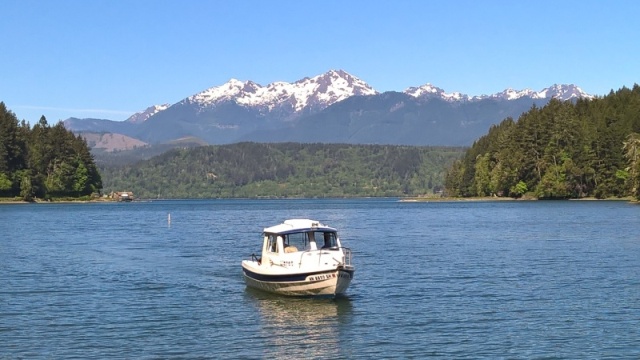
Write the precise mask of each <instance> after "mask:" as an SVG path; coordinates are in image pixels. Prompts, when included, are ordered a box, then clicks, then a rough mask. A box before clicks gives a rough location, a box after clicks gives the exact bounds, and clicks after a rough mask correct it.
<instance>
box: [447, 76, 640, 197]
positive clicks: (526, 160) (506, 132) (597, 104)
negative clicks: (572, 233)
mask: <svg viewBox="0 0 640 360" xmlns="http://www.w3.org/2000/svg"><path fill="white" fill-rule="evenodd" d="M639 133H640V87H639V86H638V85H637V84H635V85H634V86H633V88H631V89H629V88H626V87H623V88H621V89H620V90H618V91H616V92H613V91H611V92H610V93H609V94H608V95H606V96H604V97H597V98H595V99H591V100H586V99H581V100H577V101H575V102H571V101H566V102H561V101H558V100H552V101H550V102H549V103H548V104H547V105H545V106H544V107H541V108H540V107H536V106H534V107H532V108H531V109H530V110H529V111H528V112H526V113H523V114H522V115H521V116H520V117H519V118H518V120H517V121H514V120H513V119H512V118H507V119H505V120H504V121H502V122H501V123H500V124H498V125H494V126H492V127H491V129H490V130H489V132H488V133H487V134H486V135H484V136H482V137H481V138H480V139H478V140H477V141H476V142H475V143H474V144H473V146H472V147H471V148H469V149H468V150H467V151H466V153H465V154H464V156H463V157H462V158H461V159H459V160H457V161H455V162H454V164H453V165H452V166H451V167H450V168H449V169H448V171H447V174H446V178H445V187H446V189H447V193H448V194H449V195H451V196H461V197H474V196H505V197H514V198H518V197H522V196H530V197H535V198H540V199H569V198H584V197H596V198H611V197H627V196H633V197H636V198H640V188H639V186H638V185H639V183H640V135H638V134H639Z"/></svg>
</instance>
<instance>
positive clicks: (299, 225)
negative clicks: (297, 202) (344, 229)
mask: <svg viewBox="0 0 640 360" xmlns="http://www.w3.org/2000/svg"><path fill="white" fill-rule="evenodd" d="M307 231H330V232H337V230H336V229H335V228H332V227H330V226H327V225H324V224H322V223H320V222H319V221H316V220H310V219H289V220H285V222H283V223H282V224H278V225H275V226H271V227H268V228H264V232H265V233H269V234H277V235H286V234H293V233H300V232H307Z"/></svg>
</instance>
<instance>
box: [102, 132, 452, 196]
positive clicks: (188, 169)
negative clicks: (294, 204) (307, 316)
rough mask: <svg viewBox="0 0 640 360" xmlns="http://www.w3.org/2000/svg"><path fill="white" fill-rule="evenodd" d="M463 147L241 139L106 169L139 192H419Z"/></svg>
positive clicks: (108, 182)
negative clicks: (308, 142)
mask: <svg viewBox="0 0 640 360" xmlns="http://www.w3.org/2000/svg"><path fill="white" fill-rule="evenodd" d="M463 151H464V149H463V148H444V147H409V146H395V145H394V146H383V145H346V144H301V143H279V144H262V143H249V142H246V143H236V144H230V145H214V146H203V147H198V148H192V149H175V150H171V151H168V152H167V153H164V154H162V155H160V156H157V157H154V158H152V159H149V160H146V161H142V162H138V163H136V164H134V165H128V166H126V167H105V168H103V169H102V173H103V179H104V186H105V191H107V192H108V191H125V190H127V191H133V192H134V194H135V196H136V197H137V198H229V197H236V198H237V197H356V196H419V195H424V194H427V193H433V192H437V191H438V190H439V189H441V188H442V185H443V182H444V173H445V169H446V168H447V166H449V165H451V164H452V163H453V161H454V160H455V159H458V158H459V157H460V156H461V155H462V154H463Z"/></svg>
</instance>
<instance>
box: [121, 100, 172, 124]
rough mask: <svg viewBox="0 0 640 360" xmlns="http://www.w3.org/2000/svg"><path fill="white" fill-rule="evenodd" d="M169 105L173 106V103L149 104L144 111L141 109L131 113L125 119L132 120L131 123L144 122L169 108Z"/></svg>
mask: <svg viewBox="0 0 640 360" xmlns="http://www.w3.org/2000/svg"><path fill="white" fill-rule="evenodd" d="M169 106H171V105H169V104H162V105H153V106H149V107H148V108H146V109H145V110H144V111H140V112H137V113H135V114H133V115H131V116H130V117H129V118H128V119H127V120H125V121H127V122H130V123H134V124H139V123H143V122H145V121H147V120H148V119H149V118H150V117H152V116H153V115H155V114H157V113H159V112H160V111H163V110H166V109H167V108H169Z"/></svg>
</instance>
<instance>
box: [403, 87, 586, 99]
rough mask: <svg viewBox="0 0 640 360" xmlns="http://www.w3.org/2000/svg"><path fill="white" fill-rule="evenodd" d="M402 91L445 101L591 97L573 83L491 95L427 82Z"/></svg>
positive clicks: (506, 91)
mask: <svg viewBox="0 0 640 360" xmlns="http://www.w3.org/2000/svg"><path fill="white" fill-rule="evenodd" d="M404 93H405V94H407V95H411V96H413V97H416V98H427V99H430V98H440V99H443V100H446V101H478V100H483V99H499V100H517V99H520V98H523V97H529V98H532V99H548V98H556V99H558V100H561V101H566V100H571V99H577V98H585V99H592V98H593V96H592V95H589V94H587V93H585V92H584V91H582V89H580V88H579V87H577V86H576V85H573V84H569V85H558V84H554V85H553V86H551V87H548V88H544V89H542V90H540V91H537V92H536V91H533V90H531V89H524V90H514V89H512V88H508V89H505V90H503V91H501V92H499V93H495V94H492V95H479V96H473V97H471V96H469V95H466V94H462V93H459V92H453V93H446V92H445V91H444V90H443V89H441V88H439V87H436V86H433V85H431V84H430V83H427V84H425V85H422V86H420V87H410V88H407V89H406V90H405V91H404Z"/></svg>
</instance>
